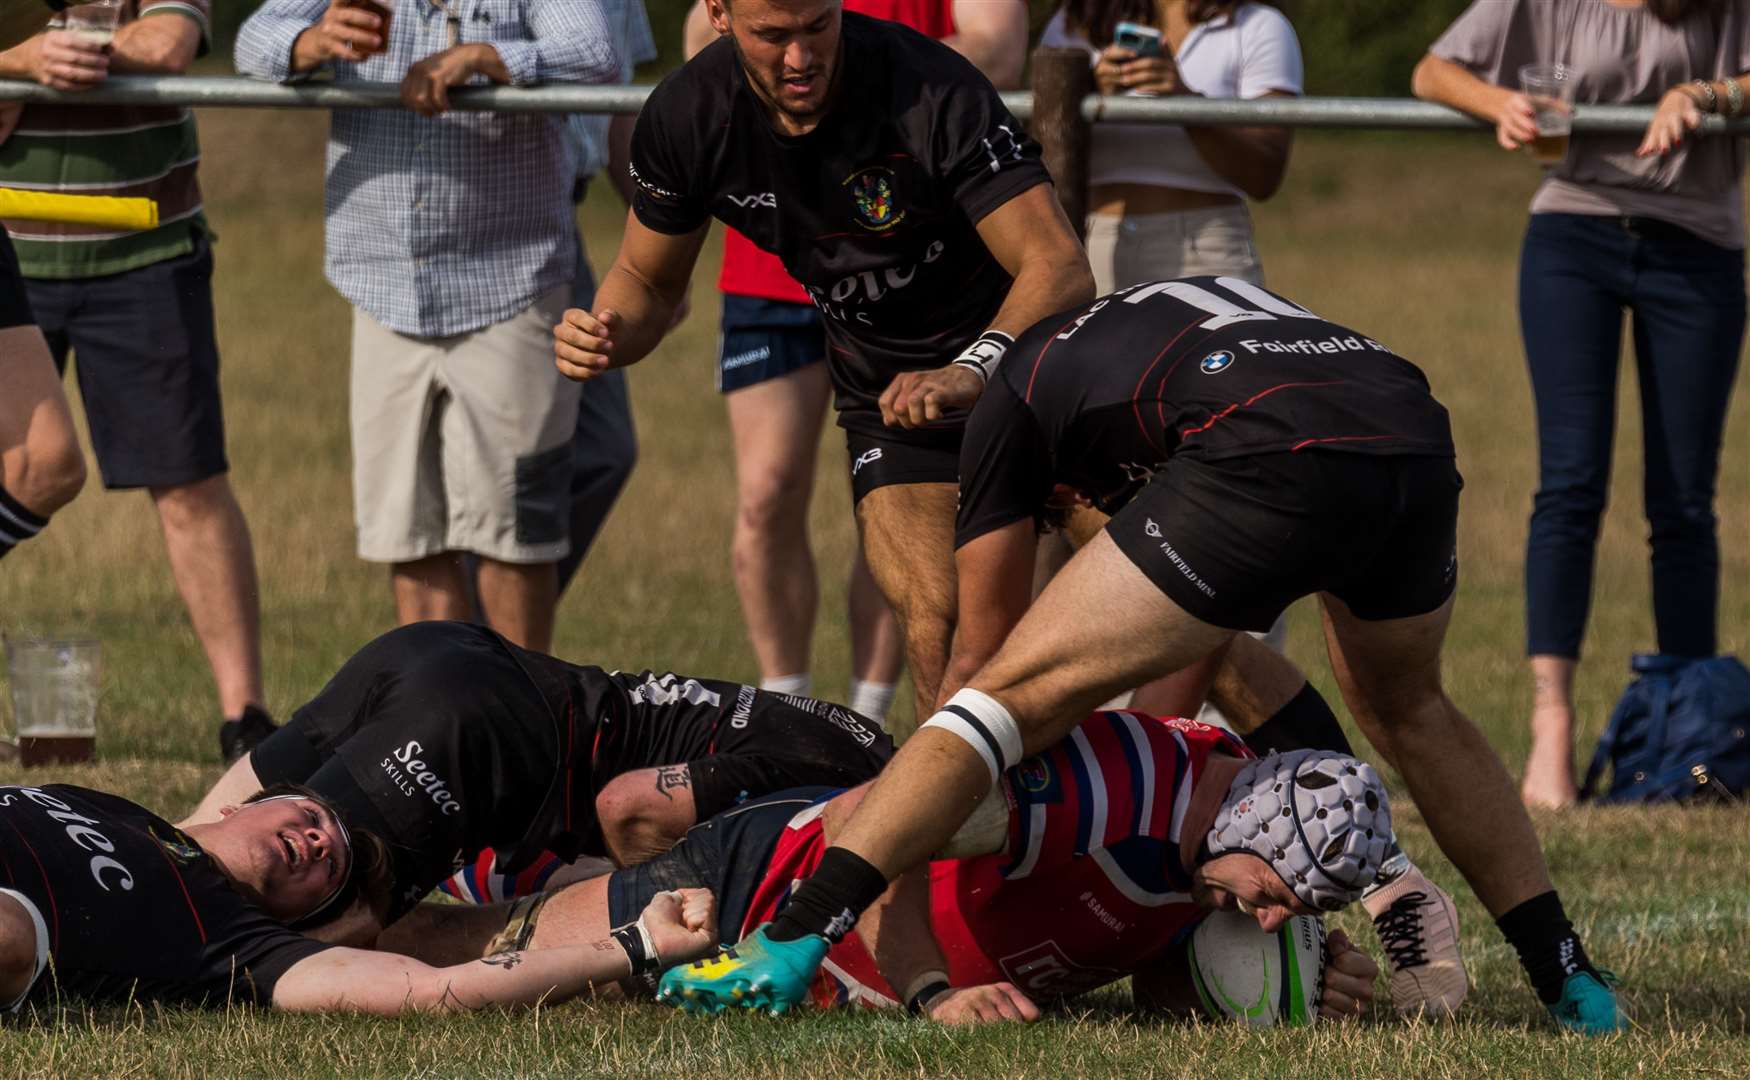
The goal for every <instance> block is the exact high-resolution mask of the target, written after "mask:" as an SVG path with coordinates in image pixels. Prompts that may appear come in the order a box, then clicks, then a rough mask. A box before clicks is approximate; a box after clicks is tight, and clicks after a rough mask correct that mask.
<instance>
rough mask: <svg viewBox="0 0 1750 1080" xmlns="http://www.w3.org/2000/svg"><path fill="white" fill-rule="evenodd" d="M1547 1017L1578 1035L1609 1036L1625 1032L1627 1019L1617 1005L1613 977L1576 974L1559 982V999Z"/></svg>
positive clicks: (1608, 975) (1586, 973) (1580, 972)
mask: <svg viewBox="0 0 1750 1080" xmlns="http://www.w3.org/2000/svg"><path fill="white" fill-rule="evenodd" d="M1549 1014H1550V1015H1551V1016H1553V1017H1555V1021H1556V1023H1557V1024H1560V1025H1561V1026H1562V1028H1563V1029H1564V1030H1567V1031H1574V1032H1578V1033H1579V1034H1581V1035H1609V1034H1611V1033H1613V1032H1617V1031H1627V1030H1628V1026H1629V1024H1628V1015H1627V1014H1626V1013H1624V1012H1623V1011H1622V1006H1621V1005H1619V1004H1617V1001H1616V976H1614V975H1612V974H1611V973H1610V972H1608V971H1603V972H1600V973H1599V974H1597V975H1594V974H1592V973H1591V972H1590V971H1576V972H1575V973H1574V974H1572V975H1569V976H1568V977H1567V979H1566V980H1564V981H1563V982H1562V996H1561V997H1559V998H1557V999H1556V1000H1555V1002H1554V1003H1552V1004H1551V1005H1550V1006H1549Z"/></svg>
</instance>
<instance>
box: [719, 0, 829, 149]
mask: <svg viewBox="0 0 1750 1080" xmlns="http://www.w3.org/2000/svg"><path fill="white" fill-rule="evenodd" d="M710 8H711V17H712V19H711V21H712V23H713V24H714V25H715V26H716V27H717V30H718V32H719V33H728V34H729V35H730V37H731V39H732V40H733V41H734V43H735V52H736V55H737V56H739V57H740V58H741V66H742V70H744V71H746V72H747V77H748V81H749V82H750V83H752V85H753V87H754V90H755V92H757V93H758V94H759V96H760V97H761V98H763V99H764V100H765V102H766V104H767V105H768V106H770V107H771V108H772V109H773V110H774V111H775V112H776V114H777V117H778V119H779V121H780V123H784V122H785V121H788V123H787V124H784V126H785V127H786V128H790V129H800V130H807V129H808V128H809V127H811V126H812V125H813V123H815V122H816V121H818V120H819V119H820V117H821V116H822V115H824V114H825V113H826V110H827V105H828V99H829V97H830V96H831V90H832V86H833V78H834V76H835V75H836V74H837V70H838V57H839V16H840V14H841V8H840V0H730V3H729V5H727V6H726V5H724V4H723V3H721V2H719V0H714V2H713V3H712V4H711V5H710ZM792 133H794V131H793V132H792Z"/></svg>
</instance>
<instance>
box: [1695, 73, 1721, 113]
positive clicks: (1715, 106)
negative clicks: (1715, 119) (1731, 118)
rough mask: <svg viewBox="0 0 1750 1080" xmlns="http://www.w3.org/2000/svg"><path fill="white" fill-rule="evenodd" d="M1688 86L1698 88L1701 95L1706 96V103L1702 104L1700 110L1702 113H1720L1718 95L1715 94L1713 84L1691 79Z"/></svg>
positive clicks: (1703, 80) (1704, 80)
mask: <svg viewBox="0 0 1750 1080" xmlns="http://www.w3.org/2000/svg"><path fill="white" fill-rule="evenodd" d="M1690 85H1691V86H1695V87H1697V88H1699V89H1700V90H1701V92H1702V94H1703V95H1705V96H1706V98H1707V101H1706V102H1704V103H1703V104H1702V110H1703V111H1704V112H1711V113H1715V112H1719V111H1720V95H1719V94H1718V93H1717V92H1715V90H1714V84H1713V83H1711V82H1708V81H1707V80H1706V79H1691V80H1690Z"/></svg>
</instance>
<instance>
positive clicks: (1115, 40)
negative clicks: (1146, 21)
mask: <svg viewBox="0 0 1750 1080" xmlns="http://www.w3.org/2000/svg"><path fill="white" fill-rule="evenodd" d="M1112 44H1114V45H1116V46H1118V47H1119V48H1121V49H1129V50H1130V51H1131V52H1133V53H1135V54H1136V55H1138V56H1159V55H1161V51H1162V50H1161V32H1160V31H1159V30H1156V29H1155V28H1154V27H1152V26H1144V25H1142V24H1141V23H1133V22H1121V23H1119V24H1118V25H1117V26H1115V27H1113V28H1112Z"/></svg>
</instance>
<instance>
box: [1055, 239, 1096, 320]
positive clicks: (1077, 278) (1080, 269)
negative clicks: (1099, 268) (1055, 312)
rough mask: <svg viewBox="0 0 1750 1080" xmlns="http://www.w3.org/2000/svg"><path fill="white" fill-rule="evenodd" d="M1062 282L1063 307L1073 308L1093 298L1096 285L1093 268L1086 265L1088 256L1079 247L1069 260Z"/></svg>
mask: <svg viewBox="0 0 1750 1080" xmlns="http://www.w3.org/2000/svg"><path fill="white" fill-rule="evenodd" d="M1068 262H1069V265H1068V267H1067V270H1066V273H1065V281H1064V293H1065V296H1064V304H1063V306H1064V307H1074V306H1076V305H1077V304H1085V303H1087V302H1088V301H1090V300H1092V299H1093V298H1094V294H1095V291H1096V289H1097V288H1098V286H1097V285H1095V283H1094V271H1093V268H1092V267H1090V266H1089V265H1088V255H1087V252H1086V251H1084V250H1083V249H1082V248H1081V247H1079V246H1078V247H1077V248H1076V250H1075V253H1074V258H1072V259H1070V260H1069V261H1068Z"/></svg>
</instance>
